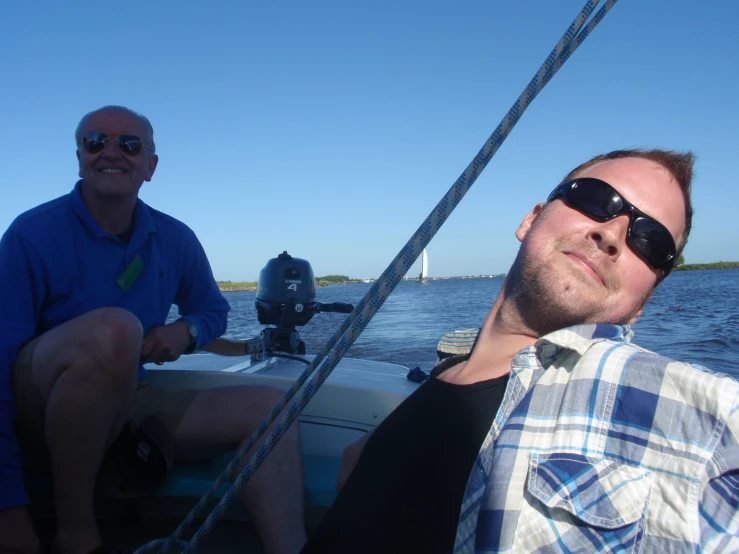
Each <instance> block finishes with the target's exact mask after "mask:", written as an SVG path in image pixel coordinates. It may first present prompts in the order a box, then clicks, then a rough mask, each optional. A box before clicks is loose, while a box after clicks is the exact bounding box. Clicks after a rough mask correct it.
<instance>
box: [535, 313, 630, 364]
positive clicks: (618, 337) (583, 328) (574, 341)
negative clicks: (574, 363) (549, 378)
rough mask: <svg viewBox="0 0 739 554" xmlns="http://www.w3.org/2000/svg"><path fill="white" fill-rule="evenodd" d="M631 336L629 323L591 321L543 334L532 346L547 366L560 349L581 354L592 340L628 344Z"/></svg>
mask: <svg viewBox="0 0 739 554" xmlns="http://www.w3.org/2000/svg"><path fill="white" fill-rule="evenodd" d="M633 336H634V332H633V331H632V330H631V326H630V325H613V324H610V323H597V324H593V323H591V324H584V325H575V326H573V327H567V328H565V329H560V330H558V331H554V332H553V333H549V334H548V335H544V336H543V337H541V338H540V339H539V340H538V341H536V344H535V345H534V348H535V350H536V355H537V357H538V358H539V359H540V360H541V363H542V365H543V366H544V367H547V366H548V365H550V364H551V363H552V362H553V361H554V359H555V358H556V357H557V356H559V355H560V354H561V352H562V350H574V351H575V352H577V353H578V354H579V355H580V356H583V355H584V354H585V352H586V351H587V350H588V349H589V348H590V347H591V346H592V345H593V343H594V342H600V341H602V340H612V341H616V342H622V343H624V344H628V343H630V342H631V339H632V337H633Z"/></svg>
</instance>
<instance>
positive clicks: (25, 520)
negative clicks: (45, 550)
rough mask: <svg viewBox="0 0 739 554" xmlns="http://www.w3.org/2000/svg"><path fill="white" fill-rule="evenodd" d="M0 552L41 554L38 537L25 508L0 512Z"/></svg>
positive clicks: (8, 553)
mask: <svg viewBox="0 0 739 554" xmlns="http://www.w3.org/2000/svg"><path fill="white" fill-rule="evenodd" d="M0 552H2V553H3V554H6V553H7V554H41V547H40V546H39V540H38V536H37V535H36V531H35V530H34V529H33V523H31V514H30V513H29V512H28V507H27V506H18V507H16V508H6V509H5V510H0Z"/></svg>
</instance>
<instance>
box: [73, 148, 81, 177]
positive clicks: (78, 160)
mask: <svg viewBox="0 0 739 554" xmlns="http://www.w3.org/2000/svg"><path fill="white" fill-rule="evenodd" d="M74 153H75V154H77V165H79V167H80V169H79V171H78V172H77V175H79V176H80V178H82V160H80V150H79V148H78V149H77V150H75V151H74Z"/></svg>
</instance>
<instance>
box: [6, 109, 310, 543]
mask: <svg viewBox="0 0 739 554" xmlns="http://www.w3.org/2000/svg"><path fill="white" fill-rule="evenodd" d="M153 135H154V133H153V129H152V126H151V124H150V122H149V120H148V119H146V118H145V117H143V116H141V115H140V114H137V113H135V112H133V111H131V110H129V109H127V108H123V107H119V106H106V107H104V108H101V109H99V110H97V111H94V112H91V113H89V114H87V115H86V116H85V117H83V118H82V120H81V121H80V124H79V126H78V128H77V131H76V133H75V139H76V143H77V159H78V160H79V176H80V178H81V179H80V181H79V182H78V183H77V184H76V185H75V187H74V190H73V191H72V192H71V193H70V194H67V195H65V196H62V197H60V198H57V199H56V200H52V201H51V202H47V203H45V204H42V205H40V206H38V207H36V208H34V209H32V210H30V211H28V212H26V213H24V214H21V215H20V216H19V217H18V218H17V219H16V220H15V221H14V222H13V223H12V224H11V225H10V227H9V228H8V229H7V231H6V232H5V234H4V235H3V237H2V241H1V242H0V306H2V311H1V313H0V551H2V552H6V551H12V552H16V551H17V552H28V553H35V552H36V551H37V550H38V539H37V537H36V534H35V532H34V530H33V526H32V524H31V520H30V516H29V512H28V509H27V504H28V498H27V495H26V492H25V489H24V485H23V480H22V479H23V466H24V465H25V466H26V468H29V467H33V468H43V469H48V470H50V471H51V473H52V475H53V478H54V479H53V482H54V501H55V506H56V515H57V532H56V537H55V539H54V544H53V545H52V551H53V552H54V553H56V554H87V553H90V552H95V553H96V554H103V553H105V552H109V549H107V548H106V547H104V546H102V541H101V538H100V535H99V532H98V530H97V526H96V523H95V515H94V511H93V492H94V490H95V486H96V476H97V474H98V470H99V469H100V468H101V465H103V466H104V464H105V461H106V456H107V455H109V452H110V447H111V445H115V444H117V442H116V441H117V440H119V438H120V437H121V436H122V435H121V431H122V429H124V428H125V429H126V430H128V426H127V424H128V423H129V422H130V421H131V422H133V423H134V424H137V425H145V424H146V423H147V422H151V421H152V419H155V420H156V421H157V422H158V427H157V428H159V429H160V430H161V429H163V430H164V434H165V436H168V437H169V440H170V441H171V443H172V447H173V450H174V454H175V457H177V458H192V457H196V456H198V455H202V454H203V453H204V452H208V451H212V450H213V449H214V448H234V447H236V446H238V444H239V442H241V441H242V440H244V439H245V438H246V437H249V436H250V435H251V433H252V432H253V431H254V430H255V429H256V427H257V426H258V425H259V424H260V423H261V421H262V420H263V419H264V417H265V416H266V415H267V414H268V413H269V411H270V409H271V408H272V407H274V405H275V404H276V403H277V402H278V400H279V399H280V398H281V397H282V393H280V392H279V391H276V390H272V389H269V388H260V387H229V388H222V389H212V390H207V391H200V392H199V391H192V390H177V389H163V388H159V387H154V386H148V385H147V383H146V381H145V377H146V372H145V370H144V367H143V364H144V363H148V362H157V363H162V362H165V361H173V360H176V359H177V358H179V357H180V356H181V355H182V354H189V353H190V352H192V351H193V350H194V349H196V348H200V347H202V346H204V345H206V344H208V343H210V342H211V341H212V340H213V339H214V338H216V337H218V336H220V335H222V334H223V333H224V332H225V330H226V321H227V313H228V311H229V305H228V303H227V302H226V300H225V299H224V298H223V296H222V295H221V294H220V291H219V290H218V286H217V284H216V282H215V280H214V278H213V274H212V272H211V268H210V265H209V263H208V259H207V257H206V255H205V252H204V251H203V248H202V246H201V245H200V243H199V241H198V239H197V238H196V236H195V234H194V233H193V232H192V230H190V229H189V228H188V227H187V226H186V225H184V224H183V223H181V222H179V221H177V220H176V219H174V218H172V217H170V216H168V215H166V214H164V213H162V212H159V211H157V210H154V209H152V208H150V207H148V206H147V205H146V204H144V203H143V202H142V201H141V200H140V199H139V198H138V193H139V190H140V188H141V186H142V185H143V183H144V181H150V180H151V178H152V176H153V175H154V171H155V170H156V167H157V162H158V156H157V155H156V153H155V145H154V136H153ZM172 304H176V305H177V306H178V308H179V312H180V314H181V315H182V317H181V318H180V319H178V320H177V321H175V322H173V323H170V324H167V325H165V324H164V323H165V321H166V318H167V314H168V312H169V310H170V307H171V306H172ZM124 426H125V427H124ZM285 439H286V440H285ZM276 455H277V456H279V457H281V463H273V464H266V465H265V466H264V467H262V468H260V470H259V471H258V472H257V473H256V476H255V479H254V480H253V484H251V483H250V484H249V485H248V486H247V487H246V489H245V490H244V491H243V492H242V500H243V502H244V504H245V507H246V508H247V510H249V511H250V512H251V514H252V516H253V518H254V521H255V525H256V527H257V531H258V533H259V534H260V536H261V538H262V541H263V543H264V545H265V548H266V549H267V551H268V552H275V553H288V552H296V551H297V550H299V549H300V547H301V545H302V543H303V542H304V540H305V532H304V527H303V513H302V506H303V502H302V494H303V493H302V491H303V487H302V478H301V468H300V457H299V453H298V439H297V428H296V427H294V428H293V429H291V430H290V432H289V433H288V434H287V435H286V436H285V438H284V439H283V440H282V441H281V442H280V444H279V446H278V447H277V449H276Z"/></svg>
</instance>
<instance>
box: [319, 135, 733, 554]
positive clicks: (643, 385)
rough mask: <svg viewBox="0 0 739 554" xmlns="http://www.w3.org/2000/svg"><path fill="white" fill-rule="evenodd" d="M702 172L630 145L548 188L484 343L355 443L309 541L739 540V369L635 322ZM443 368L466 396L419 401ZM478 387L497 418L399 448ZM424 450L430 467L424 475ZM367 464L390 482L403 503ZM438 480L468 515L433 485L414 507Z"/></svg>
mask: <svg viewBox="0 0 739 554" xmlns="http://www.w3.org/2000/svg"><path fill="white" fill-rule="evenodd" d="M692 174H693V156H692V155H691V154H680V153H676V152H671V151H664V150H627V151H615V152H611V153H609V154H605V155H602V156H597V157H595V158H593V159H591V160H590V161H588V162H586V163H584V164H582V165H581V166H579V167H577V168H575V169H574V170H573V171H572V172H570V174H568V175H567V177H565V179H564V180H563V182H562V183H561V184H560V185H559V186H557V187H556V188H555V189H554V191H553V192H552V193H551V194H550V196H549V198H548V200H547V202H546V203H541V204H538V205H536V206H535V207H534V209H533V210H532V211H531V212H530V213H529V214H527V215H526V217H525V218H524V220H523V222H522V223H521V225H520V226H519V228H518V229H517V231H516V236H517V238H518V239H519V240H520V241H521V243H522V245H521V249H520V251H519V253H518V256H517V257H516V260H515V262H514V264H513V266H512V268H511V270H510V272H509V273H508V276H507V277H506V280H505V283H504V284H503V287H502V290H501V292H500V294H499V296H498V298H497V299H496V301H495V303H494V305H493V307H492V309H491V311H490V313H489V315H488V317H487V319H486V321H485V323H484V325H483V327H482V329H481V330H480V333H479V335H478V338H477V341H476V344H475V346H474V347H473V350H472V353H471V354H470V355H467V356H464V357H461V358H456V359H455V358H450V359H448V360H445V361H444V362H443V363H442V364H440V365H439V366H437V368H436V369H435V370H434V372H433V373H432V377H431V379H429V380H428V381H427V382H426V383H424V385H422V386H421V387H420V388H419V389H418V390H417V391H416V392H415V393H414V394H412V395H411V396H410V397H409V398H408V399H407V400H406V401H405V402H404V403H403V404H401V405H400V406H399V407H398V408H397V409H396V410H395V411H394V412H393V414H391V415H390V416H389V417H388V418H387V419H386V420H385V422H383V423H382V424H381V425H379V426H378V427H377V428H376V429H375V431H374V432H373V433H372V434H371V435H372V436H371V438H370V439H369V440H368V437H365V439H363V440H362V441H360V443H358V444H357V445H355V446H352V447H349V448H348V449H347V451H346V452H345V464H344V467H343V468H342V474H341V475H340V478H339V481H340V482H339V485H340V486H341V485H343V484H344V483H345V486H344V489H343V490H342V492H341V494H340V495H339V497H338V498H337V502H336V504H335V506H338V507H339V510H336V512H339V513H332V512H333V511H332V512H330V513H329V514H328V515H327V517H326V518H325V522H324V523H323V524H322V526H321V527H320V528H319V529H318V530H317V532H316V533H315V535H314V537H312V538H311V540H309V543H308V546H307V547H306V549H305V550H304V552H312V551H316V552H317V551H319V550H310V548H311V547H312V545H314V544H320V545H321V550H320V551H322V552H326V553H329V552H339V551H344V552H365V551H367V552H369V551H370V550H369V549H367V550H365V549H364V545H365V544H367V543H372V547H373V548H375V549H376V550H378V551H383V552H396V551H397V552H400V551H402V550H401V549H400V548H395V547H394V545H396V544H403V549H405V551H413V552H431V551H433V552H439V553H441V552H449V551H451V550H452V549H453V551H454V552H465V553H472V552H477V553H482V552H513V553H521V552H583V553H590V552H739V510H737V506H738V505H739V440H738V439H739V383H737V382H736V381H734V380H733V379H731V378H730V377H727V376H722V375H717V374H714V373H711V372H710V371H708V370H706V369H704V368H702V367H698V366H695V365H691V364H685V363H681V362H676V361H673V360H669V359H667V358H664V357H662V356H659V355H658V354H655V353H653V352H649V351H647V350H644V349H642V348H639V347H637V346H635V345H632V344H630V339H631V336H632V333H631V330H630V327H629V325H630V324H632V323H634V322H635V321H636V320H637V318H638V317H639V316H640V315H641V312H642V308H643V307H644V304H645V303H646V301H647V300H648V298H649V297H650V296H651V294H652V292H653V291H654V289H655V287H656V286H657V285H658V284H659V283H660V282H661V281H662V279H664V278H665V277H666V276H667V275H668V274H669V272H670V270H671V269H672V267H673V264H674V263H675V260H676V259H677V257H678V256H679V254H680V252H681V251H682V249H683V248H684V246H685V243H686V241H687V238H688V234H689V232H690V227H691V220H692V207H691V203H690V185H691V180H692ZM439 382H441V383H439ZM441 384H443V385H444V386H445V387H446V389H445V390H444V391H439V392H440V393H442V392H444V393H451V392H454V391H455V390H456V391H457V392H460V393H463V394H464V397H465V399H467V400H465V402H466V403H465V402H458V403H457V404H455V405H454V407H453V408H450V406H445V405H444V404H443V402H447V400H444V397H443V395H441V394H438V395H437V396H436V397H435V400H434V401H433V402H432V401H429V402H427V403H426V404H425V405H424V404H423V403H422V402H419V398H422V397H423V396H424V395H425V396H427V397H428V396H430V393H431V391H433V390H434V387H436V388H438V387H439V386H440V385H441ZM481 385H485V386H486V387H487V388H484V389H480V388H479V387H480V386H481ZM450 387H451V388H452V389H450ZM470 387H478V388H476V389H472V388H470ZM494 390H499V391H500V394H498V395H497V396H496V395H495V394H494V393H493V392H492V391H494ZM485 391H488V392H485ZM475 395H479V399H480V400H479V401H480V402H483V404H484V403H485V402H487V404H486V405H487V406H489V405H490V404H491V403H492V404H494V406H495V409H494V411H492V412H490V411H488V412H485V411H484V410H480V409H479V405H478V408H477V411H474V410H473V411H468V412H466V413H469V414H482V413H485V414H486V415H485V416H484V417H487V418H489V419H487V420H486V421H484V422H483V423H484V427H483V433H482V434H478V435H475V436H474V437H473V438H470V439H468V440H467V441H466V442H465V441H461V442H458V443H455V446H451V441H453V440H459V439H457V436H458V435H464V434H465V433H469V432H470V430H471V429H474V425H473V424H474V423H475V417H478V416H470V415H465V416H464V417H463V418H457V419H456V420H455V421H454V426H453V428H452V429H451V430H448V431H446V430H444V426H443V421H441V422H437V423H435V424H434V427H435V429H434V431H433V432H428V433H425V435H424V433H423V432H419V434H420V435H421V438H417V437H416V436H414V435H409V434H408V433H406V435H405V437H403V439H404V440H405V444H407V447H406V448H405V449H403V450H398V449H396V450H395V451H392V452H390V451H387V445H390V444H393V440H394V438H393V428H402V426H403V421H404V420H407V419H411V418H415V421H416V422H418V421H427V418H431V417H433V415H434V413H436V412H443V413H444V414H445V418H447V419H452V420H453V419H454V418H455V414H457V413H459V412H462V411H464V410H465V409H466V407H467V405H472V404H473V403H474V402H475V401H474V400H472V399H474V398H475ZM483 395H487V396H486V397H485V398H483ZM450 398H451V397H450ZM406 405H414V406H415V407H414V410H413V413H409V410H408V409H406V408H405V406H406ZM424 410H425V411H424ZM479 417H483V416H479ZM465 418H466V419H465ZM425 436H427V438H424V437H425ZM424 441H426V442H424ZM471 441H474V444H473V445H472V447H473V448H474V449H473V450H472V451H471V452H472V455H471V456H470V457H469V458H468V460H469V461H468V462H465V464H467V465H465V468H464V471H465V472H466V473H465V474H464V476H463V480H462V482H461V485H460V486H459V491H458V492H456V491H447V492H445V486H446V483H447V482H450V481H452V480H453V477H454V473H453V472H452V471H451V470H449V469H447V468H448V467H449V466H450V464H451V463H452V462H453V461H454V459H455V458H454V457H453V456H454V455H455V454H452V457H447V458H443V457H444V456H445V450H449V449H451V448H455V449H456V450H457V451H458V452H459V453H460V454H456V455H457V457H459V456H462V455H463V454H462V453H463V452H464V451H466V450H465V448H462V446H461V445H464V446H469V444H468V443H470V442H471ZM383 443H384V444H383ZM383 446H384V450H385V452H384V456H381V455H377V454H376V453H377V452H378V451H381V450H383ZM419 451H420V452H421V453H422V454H423V455H422V456H421V457H418V458H415V459H414V458H413V452H419ZM360 454H361V457H360ZM383 457H384V458H387V459H388V462H386V463H387V467H383V461H382V459H383ZM368 458H370V459H371V460H368ZM437 459H442V460H443V461H442V462H440V464H441V465H435V463H436V461H437ZM420 460H423V462H421V461H420ZM370 461H371V463H365V462H370ZM355 464H356V467H354V466H355ZM413 464H416V465H413ZM421 464H423V466H424V468H426V467H427V466H429V472H428V473H426V474H425V475H422V476H421V477H419V478H418V479H417V478H416V476H417V474H419V473H421V472H422V470H421V469H417V468H418V467H419V465H421ZM459 467H461V466H457V471H459ZM352 469H354V470H353V471H352ZM350 473H351V474H350ZM397 474H401V475H403V479H402V480H397V481H392V478H393V476H394V475H397ZM375 475H380V476H381V478H382V480H380V479H378V480H376V481H375V482H373V481H372V479H373V476H375ZM363 482H370V483H373V485H372V486H373V487H374V489H377V487H380V486H382V483H385V482H386V483H390V484H389V485H388V487H387V488H388V489H391V490H386V491H384V493H385V494H387V495H394V496H392V500H391V502H388V503H387V506H386V508H385V510H383V509H381V508H382V506H381V505H379V504H378V505H373V504H372V502H373V499H374V497H375V496H377V495H376V494H375V492H374V490H372V489H369V490H367V487H363V486H362V483H363ZM393 489H400V490H399V491H398V492H397V493H396V492H395V491H394V490H393ZM429 489H431V490H433V491H435V492H436V496H437V497H438V498H439V503H441V502H444V503H448V502H450V499H455V502H456V503H457V505H456V506H455V510H454V512H453V513H454V515H455V517H456V519H455V520H454V521H453V522H451V523H452V526H451V527H448V526H447V524H448V523H450V522H448V521H444V520H443V518H437V519H434V514H435V513H436V512H437V511H440V510H439V509H440V508H441V507H442V506H441V504H439V505H437V506H435V505H434V501H435V500H434V499H435V496H434V495H433V494H432V495H428V496H426V497H424V500H423V502H424V505H423V507H424V509H425V512H424V513H425V514H426V515H427V517H426V518H425V519H423V520H421V521H420V522H419V523H416V522H415V520H414V519H412V518H410V517H407V516H406V517H405V518H402V519H401V518H400V517H399V514H401V513H406V514H407V513H408V511H407V510H408V505H404V504H403V499H404V498H405V497H407V496H411V502H412V501H413V500H416V499H417V498H418V497H419V496H420V495H423V494H426V491H428V490H429ZM442 497H443V500H441V499H442ZM460 501H461V505H460ZM397 505H400V508H399V509H398V510H396V509H395V507H396V506H397ZM365 506H370V508H366V507H365ZM446 517H447V519H449V518H448V516H446ZM398 519H401V521H402V525H397V526H396V523H395V522H396V520H398ZM427 520H428V521H431V522H432V523H431V524H429V525H428V526H426V527H424V521H427ZM355 522H359V523H355ZM367 522H369V523H367ZM448 529H451V530H448ZM371 530H374V532H372V531H371ZM429 534H431V535H433V540H432V541H427V542H422V541H421V539H408V538H407V537H408V536H417V537H425V536H427V535H429ZM356 535H359V536H360V537H361V538H360V539H358V540H357V539H353V538H352V537H354V536H356ZM452 535H453V536H452ZM375 537H380V538H379V539H378V538H375ZM373 541H374V542H373ZM380 541H385V542H384V543H382V542H380ZM413 541H415V542H413ZM452 545H453V546H452Z"/></svg>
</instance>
